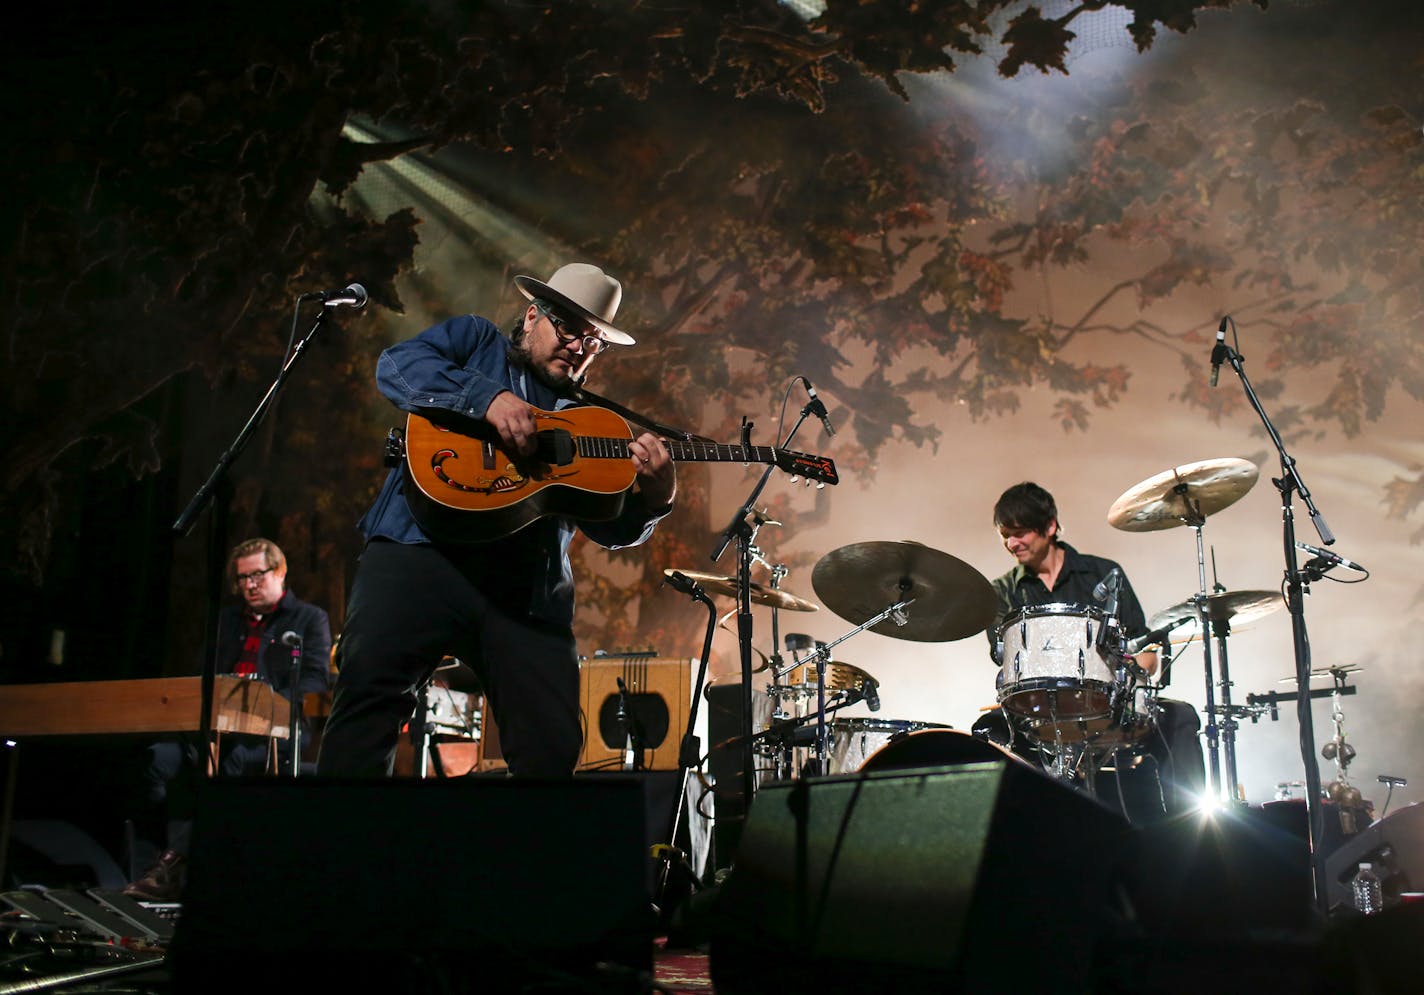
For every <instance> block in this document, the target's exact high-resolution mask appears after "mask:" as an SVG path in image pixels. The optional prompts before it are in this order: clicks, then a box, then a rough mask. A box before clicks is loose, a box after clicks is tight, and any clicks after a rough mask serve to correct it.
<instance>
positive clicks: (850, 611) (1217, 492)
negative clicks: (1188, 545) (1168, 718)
mask: <svg viewBox="0 0 1424 995" xmlns="http://www.w3.org/2000/svg"><path fill="white" fill-rule="evenodd" d="M1257 477H1258V471H1257V469H1256V467H1255V465H1254V464H1252V463H1250V462H1248V461H1246V460H1242V459H1234V458H1226V459H1211V460H1202V461H1198V462H1195V463H1188V464H1184V465H1181V466H1176V467H1173V468H1171V469H1169V470H1167V471H1165V472H1163V473H1159V474H1156V475H1155V476H1153V477H1150V478H1148V479H1147V480H1144V481H1142V482H1141V483H1139V484H1137V485H1136V486H1134V487H1132V488H1129V489H1128V490H1127V491H1126V492H1124V493H1123V494H1122V496H1121V497H1119V498H1118V499H1117V500H1116V501H1115V502H1113V504H1112V506H1111V508H1110V509H1109V511H1108V516H1107V520H1108V523H1109V524H1110V525H1112V526H1113V527H1114V528H1117V529H1121V530H1123V531H1127V532H1148V531H1157V530H1161V529H1167V528H1173V527H1178V526H1186V527H1187V528H1190V529H1192V530H1193V532H1194V533H1195V537H1196V546H1197V564H1198V579H1199V590H1198V592H1197V593H1196V594H1194V595H1192V596H1191V597H1188V598H1186V599H1184V600H1183V601H1181V602H1180V603H1178V604H1174V605H1172V606H1170V607H1168V608H1166V609H1164V610H1162V611H1160V612H1157V613H1156V614H1154V615H1153V616H1152V617H1151V618H1150V619H1149V620H1148V623H1147V625H1148V630H1149V632H1148V633H1147V634H1146V635H1144V636H1141V637H1139V638H1136V639H1129V638H1128V637H1127V633H1126V632H1125V631H1124V629H1123V626H1122V623H1121V621H1120V620H1119V618H1118V612H1117V608H1116V601H1117V598H1116V592H1115V591H1113V592H1112V595H1113V596H1112V597H1111V598H1108V599H1106V600H1107V602H1108V604H1105V605H1103V606H1101V607H1097V606H1088V605H1081V604H1047V605H1034V606H1028V607H1024V608H1020V609H1018V610H1016V611H1013V612H1011V613H1009V614H1008V615H1007V616H1004V617H1002V621H1000V622H999V623H998V625H997V627H996V628H995V630H994V632H993V634H992V639H991V641H992V645H993V652H994V658H995V661H996V662H997V663H998V665H999V673H998V679H997V683H996V688H997V699H998V703H997V705H994V706H991V709H990V710H992V711H997V712H1000V713H1002V715H1003V717H1004V719H1005V720H1006V723H1007V726H1008V728H1009V730H1010V733H1009V738H1008V742H999V741H998V739H997V738H996V737H995V736H992V735H990V736H988V737H983V738H988V739H989V740H991V743H992V744H993V745H990V744H985V747H986V748H988V749H990V750H992V749H993V747H994V746H997V747H999V748H1000V749H999V751H998V755H1000V756H1002V755H1004V754H1005V753H1008V754H1009V755H1011V756H1013V758H1014V759H1024V757H1025V756H1030V757H1033V759H1034V762H1036V763H1038V764H1039V765H1041V766H1043V767H1044V768H1045V769H1047V770H1048V771H1050V772H1051V773H1053V774H1055V775H1056V776H1059V777H1061V778H1063V779H1064V780H1067V781H1069V782H1071V783H1075V784H1076V785H1078V786H1084V787H1087V788H1088V789H1089V790H1092V789H1093V776H1094V774H1095V772H1096V771H1098V770H1099V769H1109V768H1107V766H1106V765H1107V764H1108V763H1109V761H1110V760H1112V759H1113V758H1117V762H1118V764H1119V766H1121V765H1122V762H1123V761H1122V755H1121V751H1123V750H1127V751H1129V754H1131V753H1132V752H1133V751H1139V750H1141V749H1142V745H1143V742H1144V740H1146V739H1147V738H1148V736H1149V735H1150V733H1151V732H1152V731H1153V730H1154V729H1155V728H1156V725H1157V721H1158V715H1159V711H1160V708H1159V704H1158V696H1159V692H1160V691H1161V690H1162V688H1163V687H1165V686H1166V683H1167V680H1168V679H1169V677H1170V667H1171V653H1172V647H1173V645H1178V646H1180V645H1181V644H1183V643H1186V642H1191V641H1194V640H1196V639H1198V638H1200V640H1201V643H1202V647H1203V653H1204V656H1205V658H1206V671H1207V676H1206V680H1207V717H1208V723H1207V742H1208V745H1209V748H1210V753H1211V763H1210V771H1211V775H1212V778H1213V783H1214V784H1216V785H1218V786H1220V785H1221V783H1222V782H1221V774H1220V770H1221V764H1220V756H1219V753H1218V742H1217V740H1218V734H1219V732H1220V733H1221V738H1222V739H1223V740H1224V742H1225V761H1226V784H1227V788H1228V790H1229V791H1230V792H1233V793H1234V792H1235V791H1236V780H1235V778H1236V774H1235V749H1234V733H1235V719H1236V717H1237V716H1238V714H1241V709H1240V708H1239V707H1237V706H1233V705H1232V703H1231V700H1230V687H1231V684H1230V679H1229V674H1228V660H1227V651H1226V640H1227V637H1228V636H1229V635H1230V633H1231V631H1232V628H1233V627H1240V626H1244V625H1247V624H1250V623H1252V622H1254V621H1256V620H1258V619H1260V618H1263V617H1265V616H1267V615H1269V614H1271V613H1273V612H1276V611H1279V610H1281V609H1282V608H1283V607H1284V602H1283V599H1282V597H1281V595H1280V593H1279V592H1277V591H1226V590H1224V589H1221V588H1220V587H1219V585H1218V586H1217V587H1216V589H1214V590H1208V586H1207V577H1206V557H1205V555H1204V544H1203V537H1202V532H1203V527H1204V525H1205V523H1206V520H1207V518H1208V517H1210V516H1212V515H1215V514H1217V513H1219V512H1221V511H1223V510H1224V509H1226V508H1227V507H1229V506H1230V505H1232V504H1233V503H1235V502H1236V501H1238V500H1240V499H1241V498H1242V497H1243V496H1244V495H1245V494H1246V493H1247V492H1248V491H1249V490H1250V489H1251V488H1252V487H1253V486H1254V485H1255V483H1256V481H1257ZM758 559H760V556H759V551H758ZM761 562H762V563H764V564H766V565H767V566H769V567H770V568H771V581H770V583H769V584H756V583H753V584H752V585H751V601H752V602H753V603H754V604H759V605H764V606H768V607H770V608H771V609H772V638H773V643H774V644H779V628H778V624H779V623H778V621H777V619H778V614H779V612H782V611H791V612H813V611H816V610H817V605H816V604H814V603H813V602H811V601H809V600H807V599H805V598H801V597H798V596H797V595H795V594H792V593H790V592H788V591H785V590H782V589H781V588H780V582H781V580H782V579H783V578H784V577H785V576H786V574H787V572H788V571H787V569H786V568H785V566H784V565H780V564H770V563H767V561H765V560H764V559H762V560H761ZM667 573H669V574H671V573H672V571H667ZM682 573H683V574H685V575H686V576H687V577H689V578H691V579H693V580H695V581H697V582H698V583H699V584H700V585H701V586H702V588H703V589H705V590H706V591H709V592H712V593H718V594H726V595H735V594H736V592H737V581H736V578H735V577H724V576H720V575H715V574H704V573H696V572H693V571H682ZM811 584H812V587H813V588H814V590H815V593H816V595H817V597H818V598H819V599H820V602H821V604H822V605H824V606H825V607H826V608H828V609H829V610H830V611H832V612H834V613H835V614H836V615H837V616H839V617H840V618H842V619H844V620H845V621H847V622H849V623H851V624H852V625H853V626H854V628H853V629H851V630H850V631H849V632H847V633H845V634H844V635H842V636H840V637H838V638H836V639H834V640H831V641H829V642H822V641H819V640H813V639H811V638H810V637H808V636H804V635H800V634H796V633H792V634H788V635H787V637H786V649H787V650H788V652H789V653H790V659H785V658H783V657H782V655H781V654H780V652H779V651H778V652H774V653H773V654H771V655H770V656H768V655H766V654H762V653H758V655H757V658H756V666H755V668H754V669H755V670H756V671H757V672H759V673H766V674H767V675H768V676H769V683H767V684H766V686H765V687H764V689H762V691H761V692H760V693H757V694H756V695H755V696H754V698H753V715H754V722H753V729H754V734H753V737H752V739H753V754H754V756H755V761H754V762H755V765H756V768H757V771H756V773H757V777H756V783H758V784H761V783H766V782H767V781H779V780H788V779H794V778H799V777H803V776H807V775H810V774H818V773H828V774H845V773H853V772H855V771H858V770H862V769H873V768H874V767H876V766H879V764H878V763H875V762H872V761H874V759H875V758H876V756H877V755H880V754H884V755H885V756H886V757H887V758H888V757H889V755H890V754H891V753H894V754H895V755H896V756H901V755H904V756H920V755H921V754H924V753H925V752H926V749H928V750H930V751H931V752H932V753H935V752H943V749H944V746H943V740H944V739H945V738H947V737H946V736H945V733H944V730H949V728H950V727H949V726H946V725H942V724H940V723H933V722H919V721H908V720H898V719H879V718H868V717H867V718H851V717H841V716H838V715H837V714H836V713H838V712H840V711H841V710H842V709H845V708H848V707H850V706H852V705H855V704H858V703H861V702H865V703H866V704H867V705H868V706H869V707H870V709H871V710H872V711H877V710H878V709H879V682H878V681H877V680H876V679H875V678H874V677H873V676H872V675H871V674H869V673H867V672H866V671H865V670H863V669H861V668H859V667H855V666H852V665H850V664H848V663H845V662H843V661H840V660H836V659H833V658H832V650H834V649H835V647H837V646H838V645H839V644H841V643H842V642H844V641H846V640H847V639H850V638H851V637H853V636H855V635H857V634H859V633H860V632H864V631H867V630H868V631H870V632H876V633H879V634H881V635H886V636H891V637H893V638H897V639H908V640H913V641H919V642H950V641H955V640H959V639H964V638H967V637H969V636H973V635H976V634H979V633H983V632H985V631H986V630H987V629H989V627H990V626H991V625H994V622H995V619H996V618H999V617H1001V616H1002V612H1003V606H1002V604H1001V602H1000V600H999V597H998V595H997V594H996V593H995V591H994V589H993V587H992V585H991V584H990V583H989V582H988V580H987V579H985V577H984V576H983V575H982V574H980V573H979V571H978V570H976V569H975V568H974V567H972V566H971V565H969V564H968V563H965V562H964V561H963V560H960V559H958V558H956V557H954V556H952V555H950V554H948V553H945V552H942V551H940V550H937V549H934V548H932V547H930V546H927V545H924V544H922V543H919V542H914V541H908V540H907V541H900V542H880V541H877V542H860V543H854V544H851V545H848V546H843V547H840V548H839V549H835V550H833V551H832V552H830V553H827V554H826V555H825V556H823V557H822V558H821V559H820V560H819V561H818V562H817V563H816V565H815V567H814V569H813V571H812V575H811ZM1095 594H1096V592H1095ZM1213 640H1214V645H1213ZM1154 646H1155V647H1159V648H1160V650H1161V654H1160V655H1161V658H1162V665H1161V668H1160V669H1159V670H1158V671H1157V673H1156V674H1152V673H1149V672H1148V671H1147V670H1144V669H1143V668H1142V667H1141V666H1139V665H1138V663H1137V659H1136V657H1137V654H1140V653H1142V652H1143V651H1145V650H1147V649H1148V648H1150V647H1154ZM1213 649H1215V653H1216V658H1217V659H1219V663H1220V671H1221V676H1220V684H1219V687H1220V692H1221V699H1222V700H1221V704H1220V706H1219V707H1218V706H1217V705H1216V703H1215V701H1214V694H1215V692H1216V690H1217V687H1218V685H1217V682H1216V681H1215V679H1214V678H1213V673H1212V672H1213V666H1214V661H1213V655H1212V651H1213ZM1159 681H1160V682H1159ZM1218 716H1222V717H1224V722H1223V723H1222V724H1221V725H1220V726H1218V723H1217V717H1218ZM977 731H979V724H977V723H976V732H977ZM916 736H919V737H921V738H920V745H921V746H923V747H924V749H920V748H918V747H907V746H903V745H899V744H901V743H902V742H903V741H904V740H906V739H909V738H912V737H916ZM981 736H982V733H981ZM954 737H955V740H956V742H957V743H961V744H962V741H963V740H965V739H967V738H968V737H967V736H966V734H964V733H955V734H954ZM1020 738H1021V739H1022V741H1023V742H1019V741H1018V740H1019V739H1020ZM741 739H742V738H738V739H737V740H728V741H725V742H723V743H721V744H718V746H722V747H730V746H733V745H744V744H742V743H741V742H740V740H741ZM892 746H894V749H891V747H892ZM950 752H951V753H952V754H954V755H956V756H970V757H979V758H981V759H982V758H983V757H982V756H980V754H982V753H983V752H984V751H983V750H980V751H979V752H978V753H976V752H975V751H974V750H972V749H967V748H966V747H965V746H963V745H960V746H957V747H954V748H952V749H951V750H950Z"/></svg>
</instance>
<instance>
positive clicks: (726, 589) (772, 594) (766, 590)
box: [663, 567, 820, 612]
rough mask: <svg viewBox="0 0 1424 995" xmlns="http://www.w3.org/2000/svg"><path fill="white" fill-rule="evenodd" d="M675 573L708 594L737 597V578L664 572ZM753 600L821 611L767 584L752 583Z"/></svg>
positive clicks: (789, 609)
mask: <svg viewBox="0 0 1424 995" xmlns="http://www.w3.org/2000/svg"><path fill="white" fill-rule="evenodd" d="M675 573H680V574H682V575H683V576H684V577H686V578H687V579H688V580H690V581H694V582H695V583H697V584H698V585H699V586H700V587H701V588H702V589H703V590H704V591H706V592H707V593H708V594H728V595H731V596H732V597H734V598H735V597H736V596H737V578H735V577H727V576H724V575H722V574H709V573H702V572H701V571H698V570H675V569H673V568H672V567H668V568H667V569H666V570H664V571H663V576H664V577H671V576H672V575H673V574H675ZM751 599H752V603H753V604H757V605H770V606H771V607H772V608H781V609H783V610H785V611H789V612H813V611H819V610H820V609H819V608H818V607H817V606H816V605H814V604H812V603H811V602H809V601H807V600H806V599H804V598H798V597H797V596H796V595H794V594H792V593H790V592H789V591H783V590H781V589H780V588H776V587H767V586H766V585H765V584H758V583H757V582H756V581H752V582H751Z"/></svg>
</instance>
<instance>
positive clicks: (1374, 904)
mask: <svg viewBox="0 0 1424 995" xmlns="http://www.w3.org/2000/svg"><path fill="white" fill-rule="evenodd" d="M1354 889H1355V908H1356V909H1357V910H1359V911H1360V913H1361V914H1363V915H1367V916H1372V915H1374V914H1375V913H1376V912H1379V911H1380V910H1381V909H1383V908H1384V891H1383V889H1382V888H1381V886H1380V879H1379V875H1378V874H1376V873H1375V868H1374V865H1373V864H1370V863H1363V864H1361V865H1360V869H1359V870H1358V871H1356V872H1355V881H1354Z"/></svg>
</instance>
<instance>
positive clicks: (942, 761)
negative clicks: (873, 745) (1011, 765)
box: [860, 729, 1032, 771]
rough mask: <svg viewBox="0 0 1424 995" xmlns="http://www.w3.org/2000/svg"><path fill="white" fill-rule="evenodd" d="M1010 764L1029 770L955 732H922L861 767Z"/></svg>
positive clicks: (997, 749)
mask: <svg viewBox="0 0 1424 995" xmlns="http://www.w3.org/2000/svg"><path fill="white" fill-rule="evenodd" d="M999 760H1012V761H1014V762H1015V763H1020V764H1023V765H1024V766H1025V767H1031V766H1032V764H1030V763H1029V762H1028V761H1027V760H1025V759H1023V758H1022V757H1020V756H1016V755H1015V754H1013V753H1010V752H1009V751H1008V750H1005V749H1001V748H1000V747H998V746H995V745H994V744H993V743H988V742H985V741H984V740H982V739H979V738H978V737H977V736H971V735H970V734H969V733H967V732H959V731H958V730H956V729H922V730H920V731H919V732H912V733H907V734H905V735H904V736H902V737H900V738H898V739H896V740H895V741H893V742H890V743H886V744H885V745H884V746H882V747H881V748H880V749H879V750H876V751H875V753H874V755H872V756H871V757H869V758H868V759H867V760H866V761H865V763H864V764H862V765H861V768H860V769H861V770H862V771H867V770H903V769H906V768H913V767H948V766H953V765H955V764H978V763H994V762H997V761H999Z"/></svg>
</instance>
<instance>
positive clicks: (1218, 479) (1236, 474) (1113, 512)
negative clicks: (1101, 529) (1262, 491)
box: [1108, 457, 1261, 532]
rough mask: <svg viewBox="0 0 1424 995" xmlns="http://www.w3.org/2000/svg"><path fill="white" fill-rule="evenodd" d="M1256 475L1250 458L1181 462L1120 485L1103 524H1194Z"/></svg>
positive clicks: (1237, 495) (1151, 527)
mask: <svg viewBox="0 0 1424 995" xmlns="http://www.w3.org/2000/svg"><path fill="white" fill-rule="evenodd" d="M1260 475H1261V471H1260V470H1259V469H1257V468H1256V464H1254V463H1252V462H1251V461H1250V460H1244V459H1237V458H1236V457H1223V458H1220V459H1208V460H1198V461H1197V462H1195V463H1183V464H1182V465H1181V466H1176V467H1173V468H1172V469H1170V470H1164V471H1162V472H1161V473H1159V474H1156V475H1155V476H1151V477H1148V478H1147V479H1146V480H1144V481H1142V482H1141V483H1139V484H1136V485H1134V486H1132V487H1129V488H1128V489H1127V490H1126V491H1124V492H1123V493H1122V495H1121V496H1120V497H1119V498H1118V499H1117V500H1116V501H1114V502H1113V503H1112V507H1111V508H1109V509H1108V524H1109V525H1111V526H1112V527H1113V528H1115V529H1122V530H1123V531H1124V532H1156V531H1158V530H1160V529H1170V528H1175V527H1176V526H1178V525H1197V524H1200V523H1201V522H1202V521H1204V520H1205V519H1206V518H1207V517H1209V516H1211V515H1214V514H1216V513H1217V512H1218V511H1222V510H1223V509H1225V508H1228V507H1230V506H1231V505H1233V504H1235V503H1236V502H1237V501H1239V500H1240V499H1241V498H1242V497H1244V496H1245V494H1246V492H1247V491H1249V490H1250V489H1251V488H1252V487H1254V486H1255V485H1256V480H1257V478H1259V477H1260Z"/></svg>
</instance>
